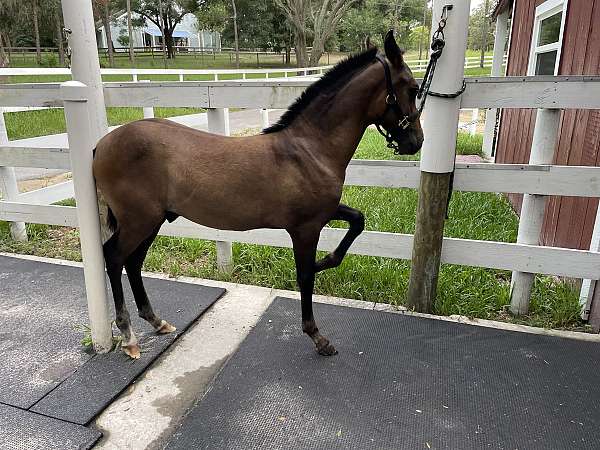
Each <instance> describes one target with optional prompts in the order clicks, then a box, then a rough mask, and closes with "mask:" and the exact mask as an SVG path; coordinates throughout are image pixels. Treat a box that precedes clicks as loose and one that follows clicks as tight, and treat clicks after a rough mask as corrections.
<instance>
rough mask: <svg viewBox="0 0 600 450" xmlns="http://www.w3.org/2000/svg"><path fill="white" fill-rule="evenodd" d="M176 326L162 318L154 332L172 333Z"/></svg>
mask: <svg viewBox="0 0 600 450" xmlns="http://www.w3.org/2000/svg"><path fill="white" fill-rule="evenodd" d="M176 329H177V328H175V327H174V326H173V325H171V324H170V323H169V322H167V321H166V320H163V321H162V322H161V324H160V328H159V329H158V330H156V332H157V333H158V334H168V333H172V332H173V331H175V330H176Z"/></svg>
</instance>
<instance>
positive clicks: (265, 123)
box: [260, 108, 269, 130]
mask: <svg viewBox="0 0 600 450" xmlns="http://www.w3.org/2000/svg"><path fill="white" fill-rule="evenodd" d="M260 118H261V120H262V128H263V130H264V129H265V128H269V110H268V109H264V108H263V109H261V110H260Z"/></svg>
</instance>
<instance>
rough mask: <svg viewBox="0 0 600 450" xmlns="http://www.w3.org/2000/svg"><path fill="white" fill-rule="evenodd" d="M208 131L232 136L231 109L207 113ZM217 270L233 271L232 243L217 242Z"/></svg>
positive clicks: (218, 109) (220, 109)
mask: <svg viewBox="0 0 600 450" xmlns="http://www.w3.org/2000/svg"><path fill="white" fill-rule="evenodd" d="M207 119H208V131H209V132H211V133H217V134H222V135H224V136H230V135H231V133H230V130H229V108H217V109H209V110H208V111H207ZM216 244H217V268H218V269H219V270H220V271H222V272H230V271H231V270H232V269H233V249H232V246H231V242H226V241H217V242H216Z"/></svg>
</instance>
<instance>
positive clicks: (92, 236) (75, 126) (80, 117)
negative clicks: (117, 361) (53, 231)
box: [60, 81, 112, 353]
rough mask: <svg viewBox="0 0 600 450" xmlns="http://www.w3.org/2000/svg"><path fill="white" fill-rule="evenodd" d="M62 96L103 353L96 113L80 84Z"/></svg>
mask: <svg viewBox="0 0 600 450" xmlns="http://www.w3.org/2000/svg"><path fill="white" fill-rule="evenodd" d="M60 93H61V97H62V99H63V102H64V106H65V118H66V121H67V134H68V139H69V150H70V157H71V170H72V172H73V187H74V190H75V198H76V200H77V219H78V221H79V235H80V237H79V239H80V241H81V256H82V259H83V273H84V278H85V290H86V295H87V303H88V312H89V317H90V328H91V330H92V341H93V343H94V349H95V350H96V351H97V352H98V353H104V352H108V351H110V350H111V348H112V327H111V321H110V315H109V307H108V296H107V289H106V277H105V274H104V256H103V253H102V240H101V237H100V220H99V214H98V198H97V196H96V184H95V183H94V177H93V175H92V160H93V155H92V150H93V148H94V146H95V145H96V138H95V136H94V132H93V128H92V121H91V117H90V112H91V113H93V112H94V111H91V110H90V109H89V103H88V100H87V99H88V96H89V95H90V94H91V92H90V90H89V89H88V88H87V86H86V85H85V84H83V83H80V82H79V81H67V82H65V83H62V84H61V86H60Z"/></svg>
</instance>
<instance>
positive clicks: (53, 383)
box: [0, 257, 224, 424]
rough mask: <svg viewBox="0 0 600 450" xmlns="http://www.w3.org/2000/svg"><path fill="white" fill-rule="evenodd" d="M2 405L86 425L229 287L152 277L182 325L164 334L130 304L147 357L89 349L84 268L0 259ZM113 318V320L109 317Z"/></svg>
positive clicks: (152, 288)
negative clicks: (84, 327)
mask: <svg viewBox="0 0 600 450" xmlns="http://www.w3.org/2000/svg"><path fill="white" fill-rule="evenodd" d="M0 277H1V280H0V282H1V283H2V289H1V290H0V317H2V323H3V327H2V330H0V402H1V403H5V404H8V405H12V406H16V407H20V408H23V409H30V410H31V411H35V412H39V413H41V414H44V415H46V416H50V417H54V418H58V419H63V420H67V421H69V422H73V423H77V424H86V423H88V422H89V421H90V420H91V419H92V418H94V417H95V416H96V415H97V414H98V413H99V412H100V411H101V410H102V409H103V408H104V407H105V406H106V405H107V404H108V403H110V401H111V400H112V399H114V398H115V397H116V396H117V395H118V394H119V393H120V392H121V391H122V390H123V389H125V388H126V387H127V386H128V385H129V384H130V383H131V382H132V381H133V380H134V379H135V378H136V377H137V376H138V375H139V374H140V373H141V372H142V371H143V370H144V369H145V368H146V367H148V365H149V364H151V363H152V361H153V360H154V359H155V358H156V357H157V356H158V355H160V353H162V352H163V351H164V350H165V349H166V348H167V347H168V346H169V345H170V344H171V343H172V342H173V341H174V340H175V339H176V338H177V336H179V335H180V334H181V333H182V332H183V331H184V330H185V329H186V328H187V327H189V325H190V324H191V323H193V321H194V320H196V319H197V318H198V316H199V315H201V314H202V313H203V312H204V311H205V310H206V308H208V307H209V306H210V305H211V304H212V303H214V302H215V300H217V299H218V298H219V297H220V296H221V295H222V294H223V292H224V290H223V289H219V288H212V287H206V286H200V285H195V284H189V283H180V282H175V281H166V280H158V279H152V278H146V279H145V280H144V284H145V286H146V290H147V292H148V296H149V298H150V300H151V302H152V305H153V307H154V310H155V311H156V312H157V313H158V314H159V315H160V316H161V317H164V318H165V319H166V320H168V321H169V322H171V323H172V324H173V325H175V326H176V327H177V332H175V333H172V334H168V335H161V336H158V335H156V333H155V332H154V331H153V330H152V328H151V327H150V325H149V324H147V323H146V322H144V321H143V320H142V319H140V318H139V317H138V316H137V313H136V308H135V303H134V301H133V296H132V294H131V292H130V290H129V283H128V282H127V280H126V278H125V277H124V284H123V286H124V288H125V291H126V300H127V304H128V308H129V311H130V315H131V318H132V322H133V327H134V330H135V331H136V333H137V335H138V338H139V339H140V344H141V346H142V357H141V358H140V359H139V360H137V361H133V360H130V359H129V358H128V357H127V356H126V355H125V354H123V353H122V352H120V351H117V352H112V353H109V354H105V355H95V356H94V355H92V354H87V353H85V352H84V351H83V347H82V346H81V344H80V340H81V338H82V337H83V334H82V332H81V331H77V330H75V329H74V327H76V326H78V325H81V324H86V323H87V322H88V318H87V305H86V297H85V288H84V281H83V271H82V269H80V268H76V267H69V266H62V265H57V264H47V263H40V262H37V261H27V260H22V259H18V258H9V257H0ZM111 314H113V313H112V312H111Z"/></svg>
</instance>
